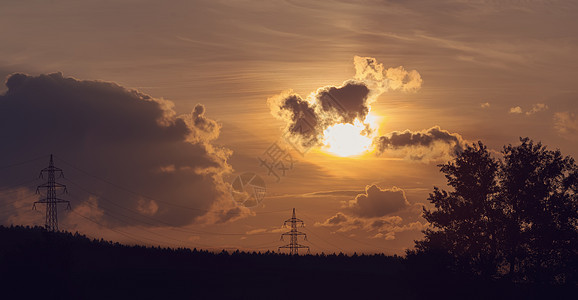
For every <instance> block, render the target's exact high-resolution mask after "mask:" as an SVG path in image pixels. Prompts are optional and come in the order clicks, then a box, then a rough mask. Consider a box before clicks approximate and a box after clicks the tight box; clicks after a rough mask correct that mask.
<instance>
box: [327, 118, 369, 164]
mask: <svg viewBox="0 0 578 300" xmlns="http://www.w3.org/2000/svg"><path fill="white" fill-rule="evenodd" d="M376 129H377V117H376V116H374V115H372V114H368V115H367V117H366V119H365V120H364V122H360V121H359V120H355V121H354V123H353V124H350V123H339V124H335V125H332V126H329V127H328V128H327V129H325V130H324V131H323V136H324V139H323V146H322V147H321V150H323V151H324V152H326V153H329V154H332V155H336V156H340V157H348V156H358V155H361V154H364V153H367V152H371V151H372V150H373V148H372V144H373V139H374V138H375V137H376V132H377V130H376Z"/></svg>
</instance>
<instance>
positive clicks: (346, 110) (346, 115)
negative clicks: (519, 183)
mask: <svg viewBox="0 0 578 300" xmlns="http://www.w3.org/2000/svg"><path fill="white" fill-rule="evenodd" d="M353 60H354V66H355V76H354V78H352V79H350V80H347V81H345V82H344V83H343V84H342V85H341V86H327V87H322V88H319V89H318V90H317V91H315V92H314V93H311V94H310V95H309V96H308V97H307V98H304V97H301V96H300V95H298V94H295V93H293V92H292V91H288V92H284V93H282V94H280V95H277V96H275V97H272V98H270V99H268V104H269V107H270V109H271V113H272V114H273V115H274V116H275V117H277V118H278V119H280V120H283V121H284V122H285V123H286V126H285V128H284V129H283V131H284V136H285V138H286V139H288V141H290V143H291V144H293V146H295V144H297V145H298V147H297V148H298V149H300V150H305V149H310V148H311V147H315V146H321V145H323V143H329V142H330V141H332V140H331V139H328V138H327V137H326V136H325V135H327V134H329V132H331V131H329V130H327V129H328V128H329V127H330V126H333V125H336V124H352V125H357V124H362V127H361V128H362V129H363V130H361V132H360V134H361V135H364V136H366V137H368V138H369V139H370V141H371V140H373V147H375V149H376V150H377V153H378V154H383V153H384V152H387V153H388V154H394V155H401V156H402V157H405V158H409V159H412V160H416V161H423V162H428V161H430V160H438V159H451V157H453V156H454V155H455V154H457V153H459V152H460V151H461V150H462V149H463V146H464V143H465V142H464V140H463V138H462V137H461V136H460V135H459V134H457V133H450V132H448V131H446V130H442V129H440V128H439V127H438V126H435V127H432V128H430V129H427V130H422V131H417V132H411V131H409V130H406V131H403V132H398V131H395V132H391V133H389V134H386V135H384V136H381V137H378V136H377V128H374V127H372V126H373V125H372V124H370V123H369V122H367V120H366V119H367V116H368V114H369V112H370V111H371V104H372V103H373V102H375V101H377V98H378V97H379V95H381V94H383V93H385V92H387V91H391V90H399V91H404V92H415V91H417V90H419V89H420V88H421V85H422V82H423V81H422V79H421V76H420V74H419V73H418V72H417V71H415V70H412V71H407V70H405V69H404V68H403V67H397V68H385V67H384V66H383V64H381V63H378V62H377V60H376V59H375V58H372V57H361V56H355V57H354V59H353ZM487 105H488V106H489V103H487Z"/></svg>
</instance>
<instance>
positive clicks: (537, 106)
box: [509, 103, 548, 116]
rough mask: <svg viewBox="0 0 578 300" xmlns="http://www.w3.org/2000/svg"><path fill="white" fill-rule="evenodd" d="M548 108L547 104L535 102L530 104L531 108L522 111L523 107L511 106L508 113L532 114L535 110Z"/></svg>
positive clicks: (539, 110)
mask: <svg viewBox="0 0 578 300" xmlns="http://www.w3.org/2000/svg"><path fill="white" fill-rule="evenodd" d="M547 109H548V105H546V104H544V103H536V104H533V105H532V108H531V109H530V110H528V111H526V112H525V113H524V111H523V109H522V108H521V107H520V106H515V107H511V108H510V111H509V113H511V114H521V113H524V114H526V115H527V116H529V115H533V114H535V113H537V112H541V111H545V110H547Z"/></svg>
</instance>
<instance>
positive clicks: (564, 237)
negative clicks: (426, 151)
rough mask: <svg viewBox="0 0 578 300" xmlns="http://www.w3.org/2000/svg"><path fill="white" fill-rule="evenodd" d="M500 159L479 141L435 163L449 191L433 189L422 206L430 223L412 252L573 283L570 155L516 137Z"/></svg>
mask: <svg viewBox="0 0 578 300" xmlns="http://www.w3.org/2000/svg"><path fill="white" fill-rule="evenodd" d="M520 141H521V144H520V145H518V146H512V145H508V146H506V147H504V149H503V151H502V154H503V161H501V160H496V159H494V158H492V156H491V155H490V153H489V151H488V150H487V148H486V146H484V145H483V144H482V143H481V142H478V143H477V144H473V145H471V146H469V145H468V146H467V147H466V149H465V150H464V151H463V152H462V153H461V154H459V155H458V157H457V158H456V159H455V160H454V161H452V162H448V163H446V164H442V165H439V166H440V171H441V172H442V173H444V174H445V177H446V179H447V183H448V186H449V187H451V188H452V190H451V191H449V192H448V191H445V190H442V189H439V188H437V187H434V191H433V192H432V193H430V196H429V198H428V200H429V201H430V202H431V203H432V204H433V205H434V209H431V210H428V209H425V208H424V218H425V219H426V220H427V221H429V222H430V223H431V224H432V228H431V229H427V230H425V231H424V233H425V238H424V240H421V241H416V251H415V252H417V253H424V252H429V253H432V252H435V253H440V254H445V255H450V256H452V257H453V258H454V261H455V265H454V267H456V268H458V269H461V270H462V271H466V270H467V271H471V272H474V273H475V274H479V275H482V276H485V277H489V278H495V277H500V276H505V277H508V278H510V279H512V280H514V281H527V282H541V283H572V282H576V278H575V277H574V276H575V274H576V271H577V268H576V267H577V266H576V264H577V258H576V257H578V193H577V186H578V184H577V178H578V175H577V174H578V168H577V166H576V164H575V162H574V160H573V159H572V158H571V157H563V156H562V154H561V153H560V151H559V150H555V151H551V150H547V149H546V147H544V146H542V144H541V143H537V144H534V142H533V141H531V140H530V139H528V138H521V139H520Z"/></svg>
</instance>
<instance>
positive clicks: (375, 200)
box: [347, 185, 409, 218]
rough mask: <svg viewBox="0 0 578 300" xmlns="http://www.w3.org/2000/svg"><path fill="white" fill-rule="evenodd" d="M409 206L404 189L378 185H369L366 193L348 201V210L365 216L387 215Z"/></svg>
mask: <svg viewBox="0 0 578 300" xmlns="http://www.w3.org/2000/svg"><path fill="white" fill-rule="evenodd" d="M408 206H409V203H408V202H407V199H406V197H405V193H404V191H403V190H402V189H400V188H397V187H392V188H391V189H381V188H379V187H378V186H376V185H368V186H367V187H366V188H365V193H363V194H359V195H357V196H356V197H355V199H353V200H351V201H348V203H347V208H348V211H350V212H351V213H353V214H354V215H356V216H359V217H364V218H371V217H382V216H386V215H389V214H391V213H395V212H398V211H400V210H402V209H404V208H407V207H408Z"/></svg>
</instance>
